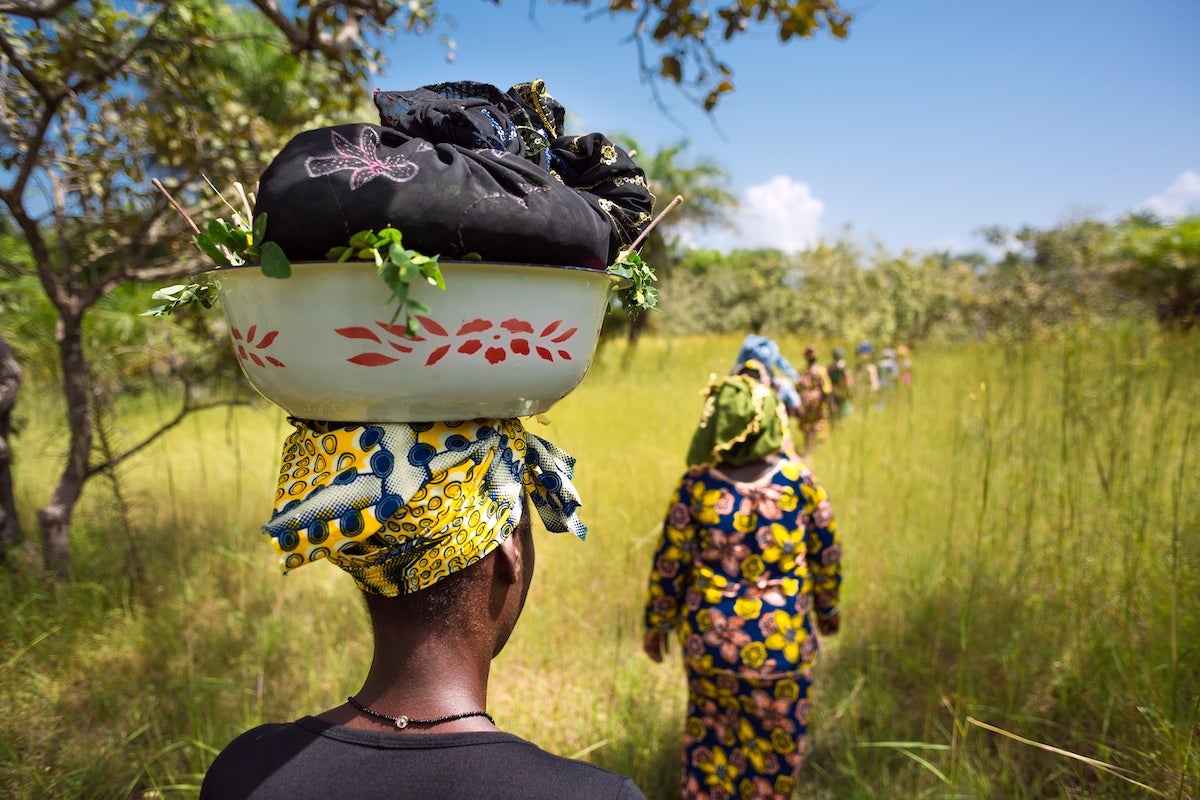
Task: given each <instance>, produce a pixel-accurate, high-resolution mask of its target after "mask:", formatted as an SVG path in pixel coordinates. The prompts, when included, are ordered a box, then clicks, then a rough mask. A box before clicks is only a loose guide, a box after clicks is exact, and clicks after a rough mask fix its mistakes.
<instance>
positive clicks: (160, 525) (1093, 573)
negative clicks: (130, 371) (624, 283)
mask: <svg viewBox="0 0 1200 800" xmlns="http://www.w3.org/2000/svg"><path fill="white" fill-rule="evenodd" d="M739 341H740V339H723V338H708V339H694V340H653V339H651V340H646V341H643V342H642V343H641V344H640V345H639V346H638V348H637V350H636V352H632V353H631V352H628V351H626V350H625V348H624V345H623V344H621V343H610V344H606V345H605V346H604V347H603V348H602V350H601V352H600V353H599V354H598V356H597V362H596V364H595V366H594V367H593V369H592V371H591V373H590V374H589V376H588V378H587V379H586V380H585V382H584V384H583V385H582V386H581V387H580V388H579V389H578V390H577V391H576V392H575V393H574V394H572V395H571V396H570V397H568V398H567V399H566V400H564V401H563V402H562V403H560V404H559V405H558V406H557V407H556V408H555V409H554V410H553V411H552V412H551V413H550V415H549V416H550V420H551V424H550V426H549V427H548V428H541V427H539V425H538V424H537V423H536V422H532V423H531V427H532V428H533V429H534V430H535V432H538V433H540V434H541V435H543V436H545V437H546V438H548V439H550V440H551V441H554V442H555V443H557V444H559V445H560V446H562V447H563V448H564V449H566V450H568V451H569V452H571V453H573V454H574V455H576V456H577V457H578V458H579V466H578V474H577V478H578V486H579V488H580V491H581V493H582V495H583V498H584V503H585V508H584V518H585V520H586V521H587V522H588V524H589V526H590V528H591V530H590V533H589V537H588V541H587V542H584V543H581V542H579V541H577V540H575V539H574V537H570V536H556V535H552V534H548V533H545V532H544V531H542V532H541V533H540V535H539V539H538V547H539V552H538V570H539V571H538V574H537V576H536V577H535V580H534V587H533V590H532V595H531V597H530V601H529V605H528V606H527V611H526V613H525V616H524V617H523V618H522V620H521V623H520V625H519V626H518V628H517V632H516V634H515V636H514V638H513V640H512V642H511V643H510V645H509V647H508V649H507V650H505V652H504V653H503V654H502V655H501V657H500V658H499V659H498V661H497V663H496V664H495V667H494V670H493V680H492V695H491V697H490V700H489V707H490V710H491V711H492V712H493V714H494V715H495V716H496V719H497V721H498V723H499V724H500V725H501V726H502V727H505V728H507V729H509V730H511V731H513V732H515V733H517V734H519V735H521V736H524V737H527V738H529V739H531V740H532V741H534V742H536V743H538V744H540V745H542V746H543V747H545V748H547V749H549V750H552V751H554V752H558V753H563V754H566V755H574V756H578V757H582V758H586V759H587V760H590V761H593V762H595V763H598V764H601V765H603V766H606V767H609V768H612V769H615V770H617V771H620V772H624V773H627V774H630V775H632V776H633V777H634V778H635V779H636V780H637V782H638V783H639V785H640V786H641V787H642V788H643V790H644V791H645V792H646V794H647V796H648V797H650V798H651V800H667V798H673V797H676V796H677V762H678V747H679V740H680V736H681V733H682V724H683V707H684V683H683V675H682V668H681V666H680V664H679V662H678V649H677V648H673V649H672V651H671V657H670V659H669V660H668V662H667V663H665V664H663V665H654V664H652V663H651V662H650V661H649V660H648V659H646V658H645V656H644V655H643V654H642V653H641V651H640V647H639V642H640V620H641V602H642V592H643V589H644V581H645V579H646V574H647V571H648V569H649V558H650V553H651V550H652V548H653V545H654V539H655V536H656V535H657V525H658V523H659V521H660V519H661V515H662V513H663V511H664V510H665V504H666V500H667V497H668V494H669V492H670V491H671V489H672V488H673V486H674V483H675V481H676V480H677V479H678V477H679V475H680V473H681V471H682V469H683V466H684V464H683V456H684V453H685V451H686V447H687V443H688V439H689V437H690V434H691V431H692V427H693V425H694V424H695V421H696V419H697V416H698V413H699V403H700V397H699V392H700V390H701V389H702V388H703V386H704V384H705V383H706V380H707V378H708V375H709V374H710V373H711V372H724V371H725V370H727V369H728V366H729V359H730V358H731V357H732V354H733V353H735V352H736V349H737V345H738V344H739ZM780 341H781V344H783V346H784V350H785V352H788V353H795V354H797V355H798V354H799V353H800V352H801V350H802V347H803V345H804V344H805V343H806V342H801V341H799V340H789V339H786V338H784V339H781V340H780ZM828 349H829V346H828V345H825V346H823V347H822V350H823V351H824V352H826V353H827V352H828ZM51 394H52V393H49V392H46V391H44V390H43V391H38V390H37V389H32V388H29V387H27V389H26V392H25V394H24V396H23V399H22V402H21V405H20V406H19V407H18V413H19V415H20V417H21V419H22V422H23V425H24V428H23V430H22V433H21V435H20V437H19V438H18V439H17V440H16V442H15V447H14V450H15V451H16V455H17V458H18V464H17V467H18V472H17V479H18V481H19V484H18V500H19V503H20V504H21V509H22V512H23V517H22V520H23V523H24V526H25V528H26V531H27V533H28V534H29V535H30V536H33V537H36V531H35V522H34V511H35V509H36V508H37V507H38V506H39V505H40V504H41V503H43V502H44V501H45V499H46V497H47V496H48V494H49V491H50V488H51V486H52V485H53V481H54V479H55V476H56V472H55V471H56V470H57V468H58V462H57V457H58V455H57V454H58V452H59V451H60V449H61V445H62V442H61V441H60V440H59V439H58V435H57V434H56V431H57V430H58V429H59V422H58V418H57V417H56V416H55V415H54V414H52V413H49V410H48V409H47V407H46V401H45V398H46V397H48V396H50V395H51ZM1197 408H1200V337H1196V336H1192V337H1190V338H1179V337H1166V336H1160V335H1157V334H1153V333H1151V332H1148V331H1146V330H1144V329H1141V328H1130V329H1128V330H1124V331H1117V332H1113V333H1109V334H1105V335H1099V334H1084V333H1080V334H1078V335H1076V336H1067V337H1064V338H1063V339H1060V340H1058V341H1054V342H1044V343H1038V344H1022V345H1007V346H999V345H964V346H960V347H957V348H953V349H951V348H945V349H935V348H926V349H920V350H918V351H917V352H916V353H915V355H914V382H913V386H912V388H911V390H910V391H909V392H907V393H904V394H895V395H892V396H891V397H890V398H889V399H888V402H887V403H886V404H885V405H883V406H882V407H875V406H872V405H871V404H866V403H860V404H859V405H858V406H857V407H856V408H855V410H854V413H853V414H851V415H850V416H849V417H848V418H847V419H846V420H845V421H844V424H842V425H841V427H840V428H839V429H838V430H836V431H835V432H834V435H833V436H832V438H831V439H830V440H829V441H828V442H826V443H825V444H824V445H822V446H821V447H820V448H818V449H817V451H816V452H815V453H814V454H813V456H812V457H811V458H810V465H811V466H812V467H813V469H814V471H815V472H816V474H817V475H818V477H819V478H820V479H821V480H822V481H823V483H824V484H825V485H826V487H827V488H828V489H829V491H830V493H831V495H832V497H833V500H834V504H835V510H836V512H837V515H838V517H839V525H840V530H841V532H842V537H843V542H844V547H845V583H844V591H845V594H844V600H843V617H844V621H843V632H842V634H841V635H840V636H839V637H837V638H836V639H832V640H828V641H827V647H826V651H825V657H824V658H823V660H822V661H821V663H820V664H818V667H817V675H816V683H815V689H814V713H813V728H812V734H813V744H814V750H813V753H812V755H811V757H810V760H809V763H808V765H807V766H806V768H805V771H804V773H803V775H802V777H801V781H800V786H801V788H800V791H799V793H798V796H800V797H805V798H810V797H811V798H837V799H838V800H840V799H841V798H874V797H879V798H921V797H937V798H941V797H970V798H1078V797H1089V798H1092V797H1099V798H1117V797H1142V796H1146V797H1167V798H1193V800H1195V798H1200V730H1198V722H1197V716H1198V709H1200V600H1198V599H1197V598H1198V597H1200V510H1198V509H1200V463H1198V462H1200V447H1198V446H1197V443H1198V442H1200V431H1198V430H1197V427H1198V426H1200V414H1198V413H1197V410H1196V409H1197ZM124 412H125V414H124V416H123V419H124V420H127V421H126V422H125V423H124V424H125V425H126V426H127V428H126V429H122V430H116V431H113V432H112V434H113V435H114V436H127V437H133V436H134V434H135V433H136V430H137V429H138V428H139V427H141V426H149V425H150V424H152V422H153V420H154V419H155V418H156V417H157V416H159V415H162V414H165V413H166V410H165V409H163V408H160V405H159V401H157V400H155V399H154V398H141V399H129V400H128V401H127V407H126V408H125V409H124ZM286 427H287V426H286V420H285V419H284V417H283V415H282V413H281V412H278V411H277V410H275V409H274V408H273V407H270V406H266V405H260V406H256V407H253V408H239V409H236V410H221V411H211V412H205V413H204V414H202V415H197V416H196V417H194V418H192V419H191V420H189V421H188V422H187V423H186V424H185V425H184V426H182V427H181V428H180V429H177V430H176V431H174V432H173V433H172V434H171V435H170V436H169V437H167V439H166V441H165V442H164V443H163V446H161V447H158V448H155V449H153V450H152V451H147V452H146V453H144V454H142V455H141V456H139V457H138V458H137V459H136V460H135V461H134V462H132V463H130V464H128V465H127V466H126V467H125V468H123V469H122V472H121V475H120V478H121V480H120V484H119V485H120V491H119V492H116V491H114V490H113V487H112V485H111V483H110V482H108V481H106V480H105V479H103V478H101V479H97V480H95V481H93V483H92V484H91V485H90V486H89V490H88V493H87V495H86V497H85V501H84V503H83V505H82V507H81V509H80V512H79V513H78V515H77V517H76V523H75V529H74V532H73V533H74V550H73V554H72V555H73V559H74V561H73V563H74V569H75V575H76V578H75V580H74V582H73V583H72V584H71V585H70V586H64V587H56V586H53V585H50V584H47V583H46V582H45V581H44V580H43V579H42V578H41V577H40V576H39V575H38V574H37V572H36V570H34V569H32V568H30V567H29V566H28V565H26V564H23V563H22V562H21V559H17V563H16V564H14V565H11V566H10V567H9V568H8V569H7V570H6V571H3V572H0V602H3V604H4V607H5V612H4V614H3V615H0V704H2V707H3V708H4V709H5V713H4V714H3V715H0V796H4V797H11V798H14V800H22V799H24V798H125V797H172V798H174V797H181V798H182V797H194V796H195V795H196V793H197V791H198V788H199V783H200V780H201V778H202V775H203V772H204V769H205V768H206V766H207V764H208V763H209V761H211V759H212V757H213V755H214V754H215V753H216V752H217V750H219V749H220V748H221V747H222V746H223V745H224V744H225V743H226V742H227V741H228V740H229V739H230V738H231V737H233V736H234V735H236V734H237V733H239V732H240V731H242V730H244V729H245V728H247V727H249V726H252V725H254V724H256V723H258V722H260V721H264V720H284V719H291V718H294V717H296V716H299V715H302V714H305V713H309V712H315V711H318V710H321V709H324V708H326V707H329V706H332V705H336V704H338V703H339V702H341V701H342V699H344V698H345V696H346V695H347V694H349V693H351V692H352V691H354V690H355V689H356V688H357V687H358V685H359V682H360V680H361V678H362V676H363V675H364V674H365V669H366V665H367V661H368V659H369V648H368V636H367V629H366V622H365V617H364V614H363V612H362V609H361V607H360V604H359V601H358V599H357V597H356V594H355V590H354V589H353V587H352V585H351V583H350V581H349V579H348V578H347V577H346V576H344V575H343V574H341V573H340V572H339V571H338V570H336V569H333V568H329V567H327V566H326V565H314V566H312V567H308V568H305V569H303V570H299V571H297V572H295V573H293V574H291V575H289V576H287V577H286V578H284V577H280V576H279V574H278V572H277V570H276V567H275V564H274V559H273V555H272V553H271V550H270V547H269V546H268V543H267V541H266V539H265V536H264V535H262V534H260V533H259V532H258V528H259V525H260V524H261V523H263V522H264V521H265V520H266V518H267V516H268V515H269V511H270V502H271V498H272V492H273V486H274V481H275V471H276V469H277V466H278V464H277V459H278V456H279V448H280V445H281V444H282V437H283V435H284V430H285V429H286ZM135 565H136V566H137V567H138V568H135ZM139 569H140V575H139Z"/></svg>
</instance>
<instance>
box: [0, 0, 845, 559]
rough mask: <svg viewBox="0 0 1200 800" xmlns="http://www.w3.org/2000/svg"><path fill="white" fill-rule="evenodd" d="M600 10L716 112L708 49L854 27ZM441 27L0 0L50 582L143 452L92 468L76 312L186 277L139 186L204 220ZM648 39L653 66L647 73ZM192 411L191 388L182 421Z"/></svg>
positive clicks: (0, 62) (7, 174) (346, 5)
mask: <svg viewBox="0 0 1200 800" xmlns="http://www.w3.org/2000/svg"><path fill="white" fill-rule="evenodd" d="M570 2H574V3H578V4H581V5H587V0H570ZM608 13H612V14H615V15H624V16H626V17H627V18H629V19H630V20H631V21H632V23H633V29H632V32H631V37H632V38H633V39H635V40H636V41H637V42H638V44H639V58H640V59H641V63H642V67H643V71H644V73H645V74H647V76H653V75H657V76H659V77H661V78H662V79H664V80H667V81H669V82H673V83H675V84H676V85H678V86H680V87H681V89H683V90H685V92H686V91H689V90H690V91H694V92H699V93H700V94H699V95H694V99H695V100H696V101H697V102H699V103H701V104H702V105H703V106H704V107H705V108H706V109H709V110H711V109H712V108H714V107H715V106H716V104H717V102H718V101H719V99H720V97H721V96H722V95H723V94H725V93H727V92H729V91H732V89H733V86H732V83H731V82H730V80H729V79H730V77H731V75H732V70H731V69H730V68H729V66H728V65H726V64H724V63H721V62H720V61H719V60H718V59H717V56H716V48H717V46H718V44H719V40H725V41H728V40H731V39H733V38H735V37H737V36H739V35H741V34H742V33H743V32H745V31H747V30H749V29H750V28H751V27H759V26H767V27H771V28H774V29H775V30H777V31H778V33H779V37H780V39H781V40H782V41H785V42H786V41H789V40H791V39H793V38H796V37H800V38H804V37H809V36H813V35H815V34H816V33H817V32H818V31H820V30H822V29H825V28H827V29H828V30H829V31H830V32H831V33H832V35H834V36H837V37H842V36H845V35H846V26H847V25H848V24H849V22H850V19H851V17H850V15H849V14H846V13H844V12H842V11H841V10H840V9H839V8H838V6H837V5H836V3H835V2H834V0H795V1H794V2H786V1H785V0H757V1H756V0H750V1H749V2H748V1H747V0H737V2H728V3H727V4H725V5H722V6H719V7H717V8H716V9H715V10H714V11H713V13H711V14H710V12H709V11H708V10H707V9H706V8H704V7H703V6H698V7H696V8H693V6H692V4H691V2H686V1H685V2H680V1H679V0H669V1H668V0H652V2H649V3H646V4H638V3H635V2H632V0H617V1H616V2H613V3H610V4H609V6H608ZM436 20H437V4H436V0H412V2H408V3H404V4H395V3H393V2H390V0H330V2H322V3H294V4H287V5H286V6H283V5H280V4H278V3H277V2H276V0H248V2H241V3H239V2H236V0H229V1H228V2H226V0H149V2H145V3H139V4H128V3H115V2H105V0H0V90H2V92H0V181H2V184H0V204H2V206H3V208H4V209H5V210H6V211H7V215H8V217H9V218H11V221H12V223H13V225H14V226H15V228H16V230H17V231H18V232H19V237H20V239H21V246H20V247H19V248H16V249H13V250H9V251H6V252H5V253H3V254H0V274H2V275H3V276H5V280H25V279H28V278H29V277H30V276H36V280H37V282H38V284H39V285H40V287H41V290H42V291H43V292H44V293H45V297H46V298H47V299H48V300H49V302H50V304H51V305H52V306H53V308H54V313H55V315H56V318H57V319H56V326H55V343H56V349H57V358H58V361H59V365H60V375H61V381H62V390H63V397H64V400H65V406H66V415H67V427H68V431H69V448H68V452H67V455H66V457H65V459H64V466H63V469H62V472H61V474H60V476H59V479H58V482H57V484H56V486H55V489H54V492H53V495H52V497H51V500H50V502H49V503H48V504H47V505H46V506H45V507H43V508H42V509H40V510H39V512H38V521H39V526H40V528H41V531H42V540H43V557H44V560H45V562H46V566H47V568H48V569H49V570H50V571H51V572H53V573H54V574H56V575H59V576H63V577H65V576H66V575H67V574H68V569H69V563H70V562H69V553H68V549H69V548H68V530H69V526H70V521H71V515H72V512H73V509H74V507H75V504H76V502H77V501H78V499H79V497H80V494H81V492H82V489H83V486H84V484H85V482H86V481H87V480H88V479H89V478H90V477H92V476H94V475H96V474H99V473H101V472H103V471H105V470H109V469H111V468H113V467H114V466H115V465H116V464H118V463H120V462H121V461H122V460H123V459H125V458H127V457H128V456H129V455H130V454H131V453H133V452H136V451H137V450H138V449H139V448H140V447H141V446H143V445H144V444H145V442H142V443H140V444H139V445H136V446H134V447H132V448H130V449H128V450H127V451H126V452H124V453H116V454H114V453H109V452H105V453H103V454H102V457H101V458H100V460H98V461H97V460H94V459H95V457H96V453H95V452H94V444H95V443H94V434H95V422H96V419H95V415H96V413H97V412H98V411H100V410H102V409H103V408H104V407H105V403H106V400H107V398H106V397H104V396H103V395H104V392H101V391H99V389H100V387H101V386H102V385H103V384H102V383H98V382H97V381H96V380H95V374H94V369H95V361H94V359H93V358H92V354H90V353H88V352H87V348H86V346H85V337H84V335H83V330H84V327H85V319H86V318H87V316H88V314H89V311H90V310H91V309H94V308H95V307H96V304H97V303H98V302H99V301H100V300H101V298H104V297H106V296H108V295H109V294H110V293H112V292H113V291H114V290H115V289H116V288H117V287H119V286H121V285H123V284H126V283H128V282H130V281H135V280H148V281H158V280H162V279H167V278H173V277H176V276H178V275H181V274H185V273H186V272H188V271H190V270H192V269H194V268H195V267H196V266H197V262H195V261H194V258H195V255H194V253H193V252H192V249H191V248H189V247H187V246H186V245H181V243H180V239H181V238H182V237H181V235H180V234H181V232H182V228H181V225H180V223H179V222H178V221H177V220H176V219H175V218H174V216H173V211H172V210H171V208H170V206H169V205H168V203H167V202H166V200H165V199H164V198H163V197H161V196H160V195H158V194H156V193H155V192H154V190H153V189H151V188H150V180H151V179H152V178H159V179H161V180H162V181H163V182H164V183H165V184H167V185H169V186H170V188H171V190H172V193H173V194H174V195H175V196H176V197H177V198H178V199H179V200H180V201H181V202H182V203H183V204H184V205H186V206H188V207H190V208H193V209H198V210H199V211H201V212H203V213H209V212H211V210H212V208H213V200H212V196H211V194H210V193H208V192H207V191H206V189H205V181H204V180H203V178H205V177H207V178H208V179H211V181H212V182H213V183H214V184H215V185H217V186H223V187H225V186H229V185H230V184H232V183H233V182H234V181H235V180H239V179H240V180H243V181H247V180H252V179H253V177H254V176H256V175H257V174H258V173H259V172H260V170H261V168H262V167H263V166H264V163H265V160H266V159H267V158H268V157H269V155H270V154H272V153H273V152H274V151H275V150H276V149H277V148H278V147H279V146H280V145H281V144H282V140H283V138H284V137H286V136H287V135H290V134H292V133H295V132H296V131H297V130H300V129H304V128H309V127H316V126H319V125H321V124H329V118H330V116H331V115H336V114H337V113H338V112H339V111H340V110H345V109H346V108H349V107H352V106H355V105H357V104H359V103H361V102H363V98H364V94H365V92H364V86H365V78H366V76H367V74H368V73H369V72H370V71H371V69H372V67H373V66H374V65H376V64H378V63H379V62H380V61H381V60H382V57H381V54H380V53H379V52H378V49H377V47H375V45H374V43H375V42H377V41H378V40H379V39H380V37H381V36H383V35H387V34H390V33H393V32H395V31H396V30H397V29H404V30H406V31H409V32H412V33H424V32H428V31H429V30H430V29H431V28H432V26H433V25H434V24H435V22H436ZM647 46H650V47H657V48H661V49H663V51H664V53H665V55H664V56H663V57H662V58H661V60H660V61H659V64H658V68H657V69H652V68H651V67H650V61H649V57H648V56H647V53H646V49H645V48H646V47H647ZM295 98H302V99H303V100H304V101H305V102H293V100H294V99H295ZM185 388H186V387H185ZM196 407H197V405H196V402H195V400H194V398H193V397H192V396H191V395H190V394H189V393H188V392H187V391H186V390H185V392H184V399H183V402H182V405H181V409H180V414H181V415H182V414H186V413H188V412H189V411H190V410H193V409H195V408H196Z"/></svg>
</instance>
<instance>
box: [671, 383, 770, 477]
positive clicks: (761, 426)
mask: <svg viewBox="0 0 1200 800" xmlns="http://www.w3.org/2000/svg"><path fill="white" fill-rule="evenodd" d="M703 394H704V411H703V413H702V415H701V417H700V425H699V427H697V428H696V433H695V434H694V435H693V436H692V444H691V446H690V447H689V448H688V456H687V463H688V467H698V466H708V465H711V464H729V465H731V466H735V467H736V466H739V465H741V464H746V463H748V462H750V461H754V460H756V459H759V458H765V457H766V456H769V455H770V454H771V453H775V452H778V451H779V449H780V448H781V447H782V446H783V442H784V432H785V430H784V425H785V420H784V417H783V415H782V414H781V413H780V406H779V398H778V397H777V396H776V394H775V392H774V391H772V390H771V388H770V387H768V386H765V385H764V384H762V383H761V382H759V381H756V380H754V379H752V378H750V377H749V376H746V375H730V376H727V377H723V378H714V379H713V380H711V381H710V382H709V384H708V387H707V388H706V389H705V390H704V392H703Z"/></svg>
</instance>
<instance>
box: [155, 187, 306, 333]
mask: <svg viewBox="0 0 1200 800" xmlns="http://www.w3.org/2000/svg"><path fill="white" fill-rule="evenodd" d="M153 183H154V185H155V186H156V187H158V189H159V191H161V192H162V193H163V194H164V195H165V196H166V198H167V200H168V201H169V202H170V203H171V205H173V206H174V207H175V210H176V211H178V212H179V214H180V215H181V216H182V217H183V218H184V220H185V221H186V222H187V224H188V225H189V226H190V227H191V229H192V233H193V234H194V235H193V236H192V241H193V242H194V243H195V245H196V247H197V248H198V249H199V250H200V252H201V253H204V255H206V256H208V257H209V259H211V260H212V262H213V263H214V264H215V265H216V266H218V267H238V266H241V265H243V264H248V263H253V262H256V261H257V262H258V263H259V266H260V268H261V269H262V272H263V274H264V275H266V276H267V277H268V278H287V277H289V276H290V275H291V274H292V264H291V262H290V261H288V257H287V255H286V254H284V252H283V248H281V247H280V246H279V245H277V244H275V242H267V241H264V239H265V237H266V233H267V215H266V214H259V215H258V216H257V217H253V222H251V221H250V220H251V217H252V215H253V212H252V211H251V210H250V209H251V202H250V198H249V197H248V196H247V195H246V190H245V189H243V188H242V185H241V184H240V183H235V184H234V185H233V187H234V190H235V191H236V192H237V194H238V197H239V198H240V199H241V201H242V209H238V208H236V207H235V206H234V205H233V204H232V203H230V202H229V201H228V200H227V199H225V195H223V194H221V192H219V191H217V189H216V187H215V186H213V185H212V183H211V182H209V184H208V185H209V187H211V188H212V189H213V191H214V192H216V194H217V197H219V198H220V199H221V202H222V203H224V204H225V205H226V206H227V207H228V208H229V210H230V211H231V212H232V215H231V221H226V220H225V219H221V218H218V219H214V220H210V221H209V223H208V225H206V226H205V227H204V230H201V229H200V228H199V226H197V225H196V223H195V221H193V220H192V218H191V216H190V215H189V214H188V213H187V211H185V210H184V209H183V206H181V205H179V203H178V202H176V200H175V198H174V197H172V196H171V193H170V192H168V191H167V189H166V187H165V186H163V185H162V183H161V182H160V181H159V180H158V179H157V178H155V179H154V181H153ZM243 211H244V213H243ZM153 299H154V300H164V301H166V302H164V303H162V304H160V305H156V306H152V307H151V308H149V309H147V310H146V311H144V312H142V314H141V316H143V317H164V316H167V315H168V314H171V313H173V312H174V311H176V310H178V309H180V308H183V307H184V306H188V305H191V304H193V303H200V304H201V305H203V306H204V307H205V308H212V306H213V304H214V303H215V302H216V292H215V291H214V290H213V288H212V286H210V285H209V284H207V283H188V284H177V285H175V286H167V287H164V288H162V289H159V290H158V291H157V292H155V293H154V295H153Z"/></svg>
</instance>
